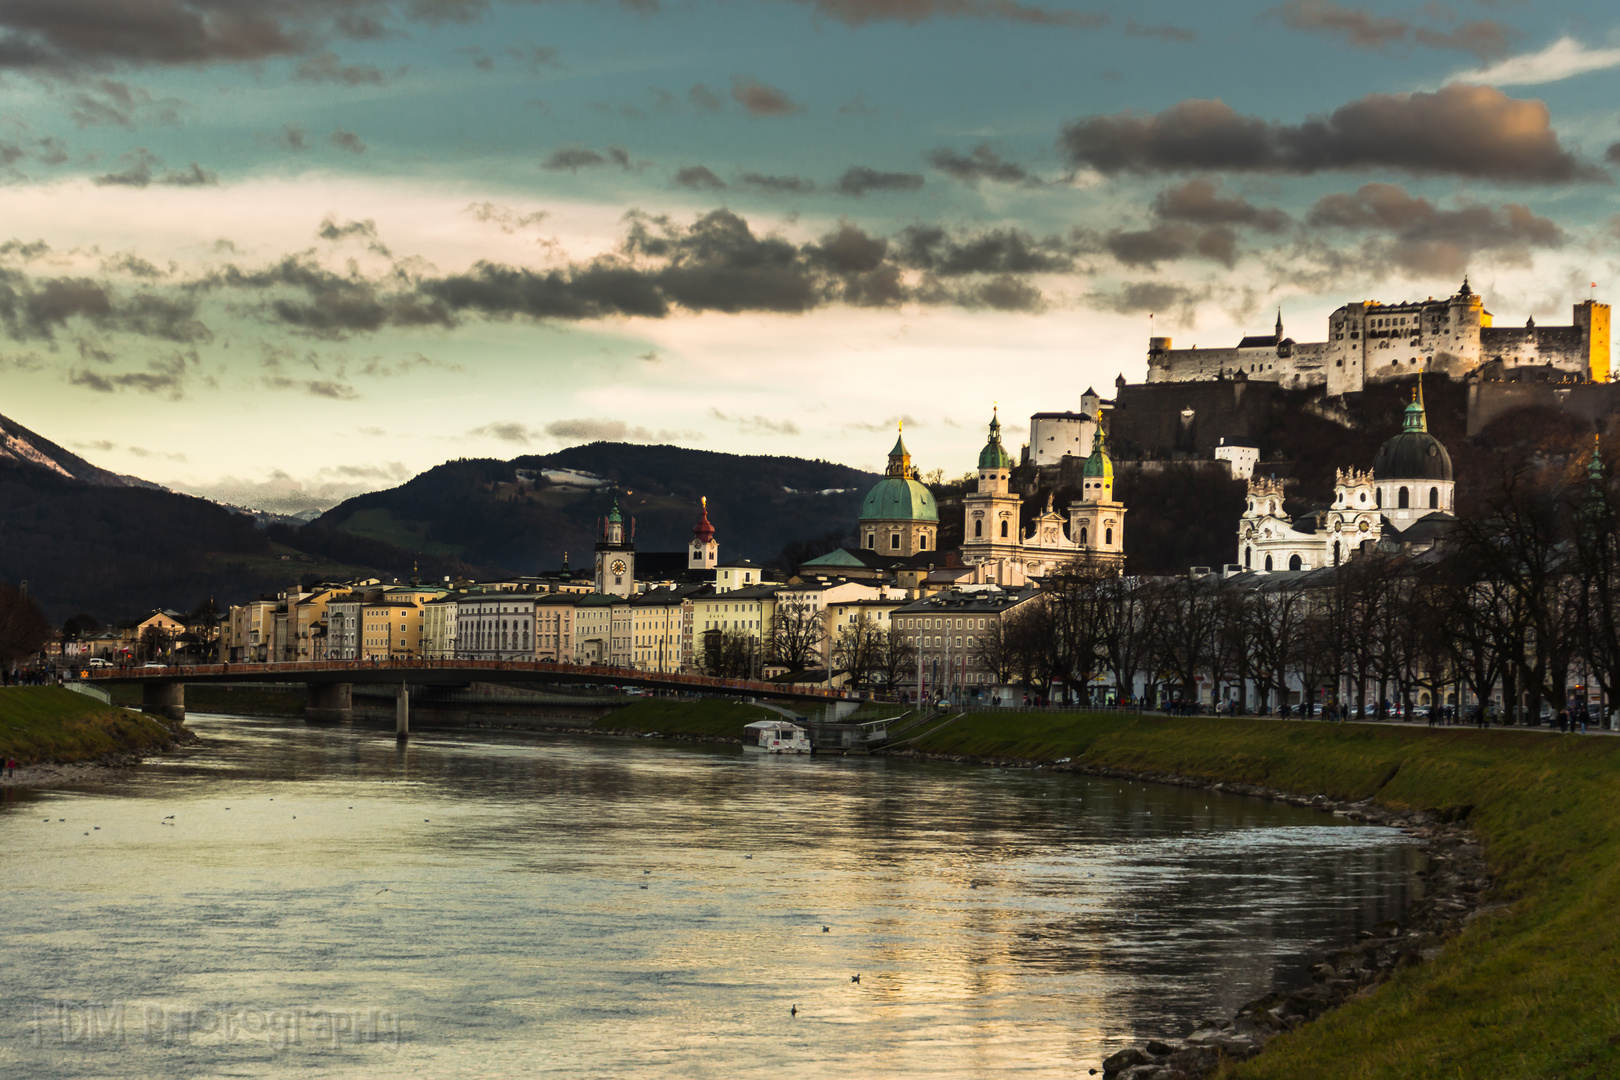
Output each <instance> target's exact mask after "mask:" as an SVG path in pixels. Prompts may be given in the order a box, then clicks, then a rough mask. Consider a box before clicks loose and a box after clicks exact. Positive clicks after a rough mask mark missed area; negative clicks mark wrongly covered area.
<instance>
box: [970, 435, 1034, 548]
mask: <svg viewBox="0 0 1620 1080" xmlns="http://www.w3.org/2000/svg"><path fill="white" fill-rule="evenodd" d="M1011 478H1012V458H1011V457H1009V456H1008V454H1007V450H1006V448H1005V447H1003V446H1002V445H1001V418H1000V416H999V412H994V411H993V412H992V413H991V414H990V437H989V439H987V440H986V441H985V444H984V449H983V450H981V451H980V452H979V484H978V490H976V491H974V492H973V493H971V494H969V495H964V496H963V497H962V504H963V509H964V511H965V519H964V522H963V529H964V533H963V537H962V561H963V562H965V563H969V564H973V563H982V562H993V561H995V560H997V559H1011V558H1014V557H1016V556H1017V555H1018V548H1019V542H1020V530H1019V524H1018V508H1019V505H1020V504H1021V503H1022V502H1023V500H1022V499H1021V498H1019V496H1017V495H1015V494H1013V493H1012V492H1011V491H1010V490H1009V487H1008V482H1009V481H1010V480H1011Z"/></svg>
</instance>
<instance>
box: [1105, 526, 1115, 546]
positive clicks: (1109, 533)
mask: <svg viewBox="0 0 1620 1080" xmlns="http://www.w3.org/2000/svg"><path fill="white" fill-rule="evenodd" d="M1113 542H1114V530H1113V529H1104V530H1103V546H1104V547H1107V546H1108V545H1110V544H1112V543H1113Z"/></svg>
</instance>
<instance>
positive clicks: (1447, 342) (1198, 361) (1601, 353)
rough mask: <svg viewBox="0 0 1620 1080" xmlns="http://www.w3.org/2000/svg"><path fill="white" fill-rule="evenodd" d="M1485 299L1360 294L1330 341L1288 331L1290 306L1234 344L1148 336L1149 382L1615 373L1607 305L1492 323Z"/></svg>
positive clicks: (1339, 314)
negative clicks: (1566, 319) (1555, 318)
mask: <svg viewBox="0 0 1620 1080" xmlns="http://www.w3.org/2000/svg"><path fill="white" fill-rule="evenodd" d="M1492 322H1493V320H1492V316H1491V313H1490V312H1489V311H1486V310H1485V303H1484V300H1483V298H1481V297H1480V295H1479V294H1478V293H1476V292H1474V291H1473V290H1472V289H1470V288H1469V287H1468V280H1467V279H1466V278H1464V279H1463V284H1462V288H1461V289H1460V290H1458V291H1457V293H1456V295H1454V296H1452V297H1450V298H1449V299H1446V300H1436V299H1434V298H1433V297H1430V298H1429V299H1427V300H1422V301H1418V302H1415V303H1407V302H1402V303H1399V304H1383V303H1380V302H1378V301H1377V300H1360V301H1357V302H1355V303H1352V304H1346V305H1344V306H1343V307H1341V308H1339V309H1338V310H1337V311H1335V312H1334V313H1333V314H1332V315H1330V316H1329V317H1328V334H1327V340H1326V341H1313V342H1305V343H1300V342H1296V341H1295V340H1294V339H1293V338H1290V337H1285V336H1284V335H1283V324H1282V313H1281V312H1280V311H1279V312H1278V314H1277V326H1276V329H1275V331H1274V332H1273V333H1271V334H1257V335H1251V336H1248V337H1245V338H1243V340H1241V341H1239V342H1238V344H1237V347H1236V348H1231V349H1200V348H1198V347H1197V346H1196V345H1195V346H1193V347H1192V348H1190V349H1175V348H1171V341H1170V339H1169V338H1167V337H1155V338H1149V339H1148V376H1147V381H1148V382H1150V383H1161V382H1199V381H1204V380H1223V379H1247V380H1251V381H1265V382H1273V383H1277V384H1278V385H1280V386H1282V387H1285V388H1288V389H1295V388H1298V389H1307V388H1314V387H1323V388H1324V389H1325V391H1326V393H1327V394H1328V395H1330V396H1333V395H1338V394H1345V393H1354V392H1356V391H1359V390H1360V389H1362V387H1363V386H1365V385H1367V384H1368V383H1379V382H1389V381H1392V380H1395V379H1400V378H1410V377H1411V376H1413V375H1416V374H1418V373H1419V372H1425V371H1433V372H1443V373H1445V374H1447V375H1450V376H1452V377H1454V378H1460V377H1462V376H1464V375H1468V374H1470V373H1471V372H1474V371H1478V370H1479V369H1480V368H1482V367H1484V366H1486V365H1490V364H1494V365H1497V366H1498V367H1499V368H1500V369H1501V370H1502V371H1507V370H1509V369H1513V368H1529V367H1539V368H1543V369H1551V370H1552V371H1555V372H1561V373H1563V375H1564V376H1565V377H1566V378H1568V379H1570V380H1573V381H1580V382H1585V381H1591V382H1607V381H1608V378H1609V305H1608V304H1600V303H1597V302H1596V301H1593V300H1583V301H1581V302H1580V303H1578V304H1576V305H1575V315H1574V323H1573V324H1572V325H1570V326H1537V325H1536V322H1535V320H1534V319H1530V320H1528V321H1527V322H1526V323H1525V325H1524V326H1522V327H1506V326H1502V327H1499V326H1494V325H1492Z"/></svg>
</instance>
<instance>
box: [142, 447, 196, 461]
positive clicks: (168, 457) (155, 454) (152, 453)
mask: <svg viewBox="0 0 1620 1080" xmlns="http://www.w3.org/2000/svg"><path fill="white" fill-rule="evenodd" d="M129 452H130V453H131V454H133V455H134V456H135V457H138V458H147V459H153V460H162V461H179V462H184V461H189V460H191V459H190V458H188V457H186V455H184V454H170V453H165V452H163V451H162V450H148V449H147V448H146V447H144V446H132V447H130V448H129Z"/></svg>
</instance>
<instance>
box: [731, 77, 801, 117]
mask: <svg viewBox="0 0 1620 1080" xmlns="http://www.w3.org/2000/svg"><path fill="white" fill-rule="evenodd" d="M731 100H733V101H735V102H736V103H737V104H739V105H741V106H742V107H743V108H744V109H746V110H748V115H749V116H791V115H792V114H794V113H798V112H803V111H804V106H803V105H800V104H798V103H797V102H795V101H794V100H793V99H791V98H789V97H788V96H787V94H786V93H785V92H784V91H781V90H778V89H777V88H776V87H774V86H766V85H765V84H764V83H762V82H756V81H755V80H753V79H750V78H748V77H747V76H744V75H736V76H733V77H732V80H731Z"/></svg>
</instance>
